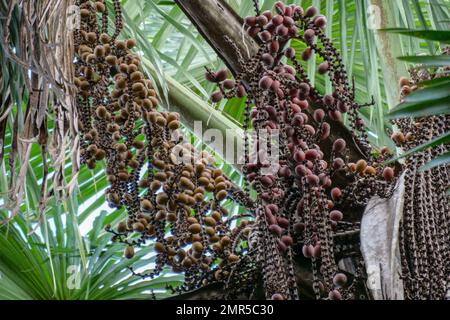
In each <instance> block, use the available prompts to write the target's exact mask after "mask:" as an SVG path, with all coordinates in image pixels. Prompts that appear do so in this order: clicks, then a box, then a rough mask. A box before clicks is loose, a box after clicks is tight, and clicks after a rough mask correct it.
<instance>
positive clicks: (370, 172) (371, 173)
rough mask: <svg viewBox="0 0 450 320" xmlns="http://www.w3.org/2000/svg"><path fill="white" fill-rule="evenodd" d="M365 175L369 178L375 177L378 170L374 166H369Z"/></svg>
mask: <svg viewBox="0 0 450 320" xmlns="http://www.w3.org/2000/svg"><path fill="white" fill-rule="evenodd" d="M364 174H365V175H368V176H374V175H376V174H377V170H376V169H375V168H374V167H372V166H367V168H366V169H365V170H364Z"/></svg>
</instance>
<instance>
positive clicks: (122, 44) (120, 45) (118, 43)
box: [116, 40, 127, 50]
mask: <svg viewBox="0 0 450 320" xmlns="http://www.w3.org/2000/svg"><path fill="white" fill-rule="evenodd" d="M116 48H117V49H118V50H125V49H126V48H127V45H126V43H125V41H121V40H117V41H116Z"/></svg>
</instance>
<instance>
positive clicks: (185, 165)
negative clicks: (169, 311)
mask: <svg viewBox="0 0 450 320" xmlns="http://www.w3.org/2000/svg"><path fill="white" fill-rule="evenodd" d="M80 8H81V18H82V21H81V29H80V30H77V31H76V32H75V46H76V48H75V49H76V54H77V56H76V62H75V66H76V78H75V79H74V84H75V85H76V86H77V88H78V93H79V98H78V112H79V114H80V121H79V128H80V131H81V136H82V139H81V140H82V141H81V155H82V161H83V162H85V163H86V164H87V166H88V167H89V168H91V169H94V168H95V166H96V163H97V162H98V161H102V160H105V162H106V174H107V180H108V182H109V188H108V189H107V190H106V195H107V196H106V197H107V201H108V203H109V204H110V206H111V207H113V208H121V207H125V208H126V212H127V214H128V218H127V219H126V220H125V221H122V222H120V223H119V224H118V226H117V227H115V228H113V227H111V226H109V225H108V226H107V228H106V229H107V230H108V231H109V232H111V233H113V234H114V237H113V239H114V240H115V241H118V242H122V243H124V244H126V248H125V252H124V255H125V257H126V258H128V259H131V258H133V257H134V256H135V249H136V247H143V246H144V245H146V244H148V243H149V240H150V243H153V245H154V249H155V251H156V252H157V253H158V259H157V267H156V268H155V270H154V271H153V272H152V273H151V276H156V275H157V274H159V272H160V271H161V270H162V268H163V266H165V265H169V266H170V267H172V269H173V270H174V271H175V272H183V271H189V273H190V274H194V275H195V274H200V275H201V274H202V273H204V272H207V271H210V270H211V269H214V268H216V269H217V268H219V269H224V270H222V271H223V272H222V271H221V273H220V274H221V276H222V277H223V276H224V275H226V274H227V272H228V271H226V270H225V269H226V267H227V266H228V265H230V264H235V263H237V262H238V261H239V256H238V253H237V252H236V249H237V248H238V247H237V245H236V244H237V243H238V242H239V237H238V236H237V235H236V230H238V231H239V230H241V229H242V228H245V226H246V225H247V223H248V222H245V221H243V222H241V224H240V225H239V226H237V227H236V228H234V229H233V228H232V227H231V225H230V223H227V222H226V221H227V220H228V219H229V218H230V216H231V215H230V214H229V213H228V211H227V210H226V209H225V208H224V207H223V206H222V202H223V201H224V200H226V199H228V198H229V191H230V189H232V188H234V186H233V185H232V183H231V182H230V180H229V179H228V178H227V177H226V176H225V175H224V174H223V172H222V171H221V170H220V169H217V168H215V167H214V161H215V160H214V158H213V157H212V156H210V155H209V154H208V153H207V152H205V151H203V152H199V151H197V150H195V148H194V147H193V146H192V145H191V144H190V143H187V142H184V140H183V135H182V133H181V131H180V120H179V115H178V114H177V113H174V112H162V111H158V110H157V104H158V99H157V98H156V92H155V89H154V87H153V85H152V81H151V80H149V79H147V78H146V77H145V75H144V74H143V73H142V70H141V59H140V57H139V55H138V54H135V53H133V52H132V51H131V49H133V48H134V47H135V46H136V41H135V40H134V39H128V40H125V41H124V40H117V39H115V35H116V34H118V32H117V30H116V33H115V35H113V36H109V35H108V34H107V33H102V32H105V30H102V32H99V30H97V29H96V28H97V25H96V24H95V23H93V20H96V19H97V18H98V17H97V13H104V12H105V10H107V9H106V8H105V6H104V2H103V1H97V2H96V3H92V2H91V1H86V0H84V1H81V4H80ZM115 9H116V14H117V12H120V10H119V9H120V3H118V2H117V1H115ZM101 19H103V15H101ZM117 21H120V17H116V25H120V23H118V22H117ZM119 31H120V29H119ZM217 77H218V78H220V79H222V78H223V75H220V74H219V75H217ZM168 229H170V235H167V230H168ZM217 264H218V267H217ZM216 273H217V272H216ZM217 274H219V273H217ZM199 279H203V277H199ZM195 280H196V278H195V277H194V278H192V277H191V278H190V280H189V281H191V282H195ZM189 285H198V283H190V284H189Z"/></svg>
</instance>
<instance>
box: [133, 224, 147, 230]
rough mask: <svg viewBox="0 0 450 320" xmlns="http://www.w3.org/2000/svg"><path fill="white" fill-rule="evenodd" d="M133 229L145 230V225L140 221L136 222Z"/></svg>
mask: <svg viewBox="0 0 450 320" xmlns="http://www.w3.org/2000/svg"><path fill="white" fill-rule="evenodd" d="M133 230H134V231H136V232H143V231H144V230H145V226H144V225H143V224H142V223H140V222H136V223H134V224H133Z"/></svg>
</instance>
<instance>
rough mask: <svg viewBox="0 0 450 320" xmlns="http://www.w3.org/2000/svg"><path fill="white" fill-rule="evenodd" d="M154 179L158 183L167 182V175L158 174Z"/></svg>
mask: <svg viewBox="0 0 450 320" xmlns="http://www.w3.org/2000/svg"><path fill="white" fill-rule="evenodd" d="M154 178H155V179H156V180H158V181H161V182H165V181H166V180H167V175H166V174H165V173H164V172H156V173H155V175H154Z"/></svg>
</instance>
